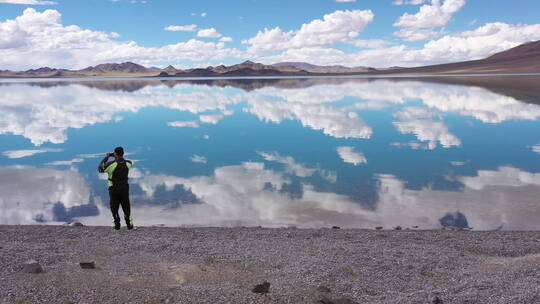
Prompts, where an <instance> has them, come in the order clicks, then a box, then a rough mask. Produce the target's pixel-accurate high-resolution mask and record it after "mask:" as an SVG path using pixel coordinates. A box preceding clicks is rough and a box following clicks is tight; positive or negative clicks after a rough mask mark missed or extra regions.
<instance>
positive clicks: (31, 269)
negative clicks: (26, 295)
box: [22, 260, 43, 273]
mask: <svg viewBox="0 0 540 304" xmlns="http://www.w3.org/2000/svg"><path fill="white" fill-rule="evenodd" d="M22 271H23V272H26V273H42V272H43V267H41V265H40V264H39V263H38V262H36V261H35V260H30V261H28V262H26V263H24V264H23V269H22Z"/></svg>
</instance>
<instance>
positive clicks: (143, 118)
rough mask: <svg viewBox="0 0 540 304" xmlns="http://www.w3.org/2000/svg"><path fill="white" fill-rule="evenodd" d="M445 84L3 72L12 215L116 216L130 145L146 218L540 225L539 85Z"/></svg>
mask: <svg viewBox="0 0 540 304" xmlns="http://www.w3.org/2000/svg"><path fill="white" fill-rule="evenodd" d="M515 77H518V76H515ZM510 78H511V77H508V81H506V80H504V79H503V80H502V82H501V83H506V82H514V83H517V84H522V83H532V84H534V83H536V84H540V81H538V80H539V79H540V78H538V77H536V78H535V77H532V78H531V77H526V76H519V78H513V79H510ZM499 81H501V80H500V79H499ZM447 82H449V81H446V80H444V79H443V80H441V79H440V78H437V79H435V78H434V79H430V78H425V79H406V78H403V79H354V78H347V79H334V78H329V79H320V78H318V79H267V80H264V79H256V80H249V79H244V80H240V79H227V80H225V79H221V80H216V79H214V80H210V79H208V80H197V81H187V80H170V79H167V80H133V79H131V80H129V79H128V80H109V81H97V80H94V81H79V80H71V81H65V80H62V81H55V80H47V81H35V80H28V79H27V80H18V81H15V82H14V81H0V224H36V223H44V224H59V223H63V222H68V221H81V222H83V223H84V224H87V225H110V224H111V220H112V219H111V215H110V211H109V207H108V205H109V203H108V193H107V189H106V178H105V177H104V176H103V175H101V174H98V172H97V166H98V164H99V162H100V161H101V159H102V158H103V156H104V154H105V153H106V152H110V151H112V150H113V149H114V147H116V146H119V145H121V146H123V147H124V148H125V150H126V152H127V153H128V154H127V156H126V158H128V159H132V160H133V161H134V169H133V170H132V171H131V172H130V185H131V193H132V195H131V201H132V213H133V217H134V220H135V224H136V225H157V224H163V225H167V226H258V225H261V226H266V227H283V226H298V227H330V226H333V225H337V226H341V227H351V228H352V227H355V228H373V227H376V226H384V227H386V228H391V227H394V226H397V225H401V226H402V227H412V226H419V227H420V228H424V229H430V228H440V227H442V226H461V227H465V226H470V227H473V228H474V229H478V230H492V229H513V230H540V220H539V219H540V105H539V104H540V94H539V93H538V92H537V91H535V90H534V89H531V88H527V87H525V88H524V87H520V86H519V85H517V86H516V87H512V88H501V87H500V85H499V84H497V83H496V84H491V85H490V84H489V83H490V80H489V79H488V80H475V83H474V85H467V84H463V83H458V82H459V81H454V80H452V82H453V83H447ZM532 87H534V85H533V86H532Z"/></svg>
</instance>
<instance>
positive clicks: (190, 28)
mask: <svg viewBox="0 0 540 304" xmlns="http://www.w3.org/2000/svg"><path fill="white" fill-rule="evenodd" d="M165 30H166V31H173V32H194V31H196V30H197V25H196V24H189V25H169V26H167V27H166V28H165Z"/></svg>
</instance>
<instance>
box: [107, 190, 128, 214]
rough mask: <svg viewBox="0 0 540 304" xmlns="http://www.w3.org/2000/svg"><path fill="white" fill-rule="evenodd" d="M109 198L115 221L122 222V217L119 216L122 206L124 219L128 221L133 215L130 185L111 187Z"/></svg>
mask: <svg viewBox="0 0 540 304" xmlns="http://www.w3.org/2000/svg"><path fill="white" fill-rule="evenodd" d="M109 198H110V205H111V212H112V216H113V218H114V220H116V221H120V215H119V214H118V209H119V207H120V205H122V211H124V217H125V218H126V219H127V218H129V216H130V214H131V205H130V204H129V185H128V184H126V185H118V186H117V185H115V186H112V187H109Z"/></svg>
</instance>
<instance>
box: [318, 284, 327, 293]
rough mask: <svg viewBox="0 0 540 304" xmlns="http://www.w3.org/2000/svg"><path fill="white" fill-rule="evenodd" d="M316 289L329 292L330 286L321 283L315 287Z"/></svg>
mask: <svg viewBox="0 0 540 304" xmlns="http://www.w3.org/2000/svg"><path fill="white" fill-rule="evenodd" d="M317 291H319V292H327V293H328V292H330V288H328V287H326V286H324V285H321V286H319V287H317Z"/></svg>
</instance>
